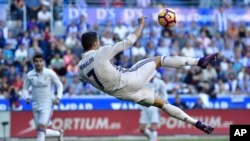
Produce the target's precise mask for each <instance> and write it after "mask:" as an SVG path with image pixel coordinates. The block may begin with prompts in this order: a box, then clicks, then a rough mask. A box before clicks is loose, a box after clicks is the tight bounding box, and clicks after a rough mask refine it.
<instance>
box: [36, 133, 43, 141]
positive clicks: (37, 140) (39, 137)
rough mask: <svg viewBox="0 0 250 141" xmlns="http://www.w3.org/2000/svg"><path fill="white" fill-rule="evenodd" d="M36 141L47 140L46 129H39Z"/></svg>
mask: <svg viewBox="0 0 250 141" xmlns="http://www.w3.org/2000/svg"><path fill="white" fill-rule="evenodd" d="M36 141H45V133H44V131H37V138H36Z"/></svg>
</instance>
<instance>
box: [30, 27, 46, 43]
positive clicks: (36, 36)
mask: <svg viewBox="0 0 250 141" xmlns="http://www.w3.org/2000/svg"><path fill="white" fill-rule="evenodd" d="M30 37H31V38H32V39H36V40H41V39H42V37H43V36H42V33H41V32H40V31H39V28H38V27H35V28H34V30H32V31H31V32H30Z"/></svg>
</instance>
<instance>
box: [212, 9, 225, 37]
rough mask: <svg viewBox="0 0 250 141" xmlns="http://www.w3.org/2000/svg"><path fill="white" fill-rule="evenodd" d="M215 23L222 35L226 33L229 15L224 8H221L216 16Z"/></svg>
mask: <svg viewBox="0 0 250 141" xmlns="http://www.w3.org/2000/svg"><path fill="white" fill-rule="evenodd" d="M215 22H216V24H217V30H218V31H219V32H220V33H225V32H226V31H227V27H228V15H227V13H226V12H225V11H224V7H222V6H221V7H220V8H219V11H218V12H217V13H216V14H215Z"/></svg>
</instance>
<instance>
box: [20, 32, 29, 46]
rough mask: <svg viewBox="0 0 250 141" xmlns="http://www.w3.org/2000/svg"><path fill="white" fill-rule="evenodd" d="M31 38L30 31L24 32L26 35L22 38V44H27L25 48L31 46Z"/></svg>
mask: <svg viewBox="0 0 250 141" xmlns="http://www.w3.org/2000/svg"><path fill="white" fill-rule="evenodd" d="M30 42H31V40H30V37H29V32H24V36H23V38H22V40H21V44H23V45H24V46H25V49H28V48H29V46H30V45H31V43H30Z"/></svg>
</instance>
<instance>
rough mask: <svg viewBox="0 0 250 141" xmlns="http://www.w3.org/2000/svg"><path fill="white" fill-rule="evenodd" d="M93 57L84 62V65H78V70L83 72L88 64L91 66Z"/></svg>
mask: <svg viewBox="0 0 250 141" xmlns="http://www.w3.org/2000/svg"><path fill="white" fill-rule="evenodd" d="M94 60H95V59H94V57H91V58H90V59H89V60H88V61H86V62H85V63H83V64H82V65H80V69H81V70H83V69H84V68H86V67H87V66H88V65H89V64H91V63H92V62H94Z"/></svg>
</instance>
